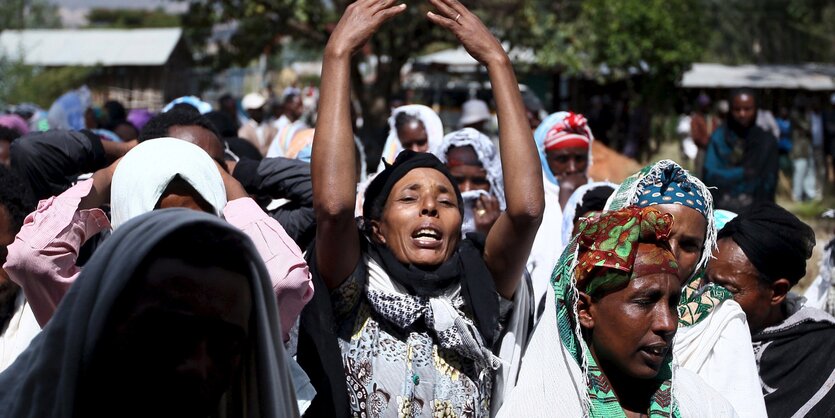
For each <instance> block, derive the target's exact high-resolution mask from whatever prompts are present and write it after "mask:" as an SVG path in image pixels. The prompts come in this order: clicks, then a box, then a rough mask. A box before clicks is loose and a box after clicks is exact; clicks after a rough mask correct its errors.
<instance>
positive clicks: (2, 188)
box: [0, 166, 37, 233]
mask: <svg viewBox="0 0 835 418" xmlns="http://www.w3.org/2000/svg"><path fill="white" fill-rule="evenodd" d="M24 184H25V183H24V182H23V180H21V179H20V178H19V177H18V176H17V175H15V173H13V172H12V171H11V170H9V169H8V168H6V167H4V166H0V206H3V207H5V208H6V211H7V212H9V218H10V221H11V223H12V224H11V227H12V231H14V232H15V233H16V232H17V231H19V230H20V227H22V226H23V220H24V219H25V218H26V215H28V214H30V213H32V211H34V210H35V205H36V203H37V202H36V201H35V197H34V195H33V194H32V192H31V191H30V190H29V189H28V188H27V187H26V186H25V185H24Z"/></svg>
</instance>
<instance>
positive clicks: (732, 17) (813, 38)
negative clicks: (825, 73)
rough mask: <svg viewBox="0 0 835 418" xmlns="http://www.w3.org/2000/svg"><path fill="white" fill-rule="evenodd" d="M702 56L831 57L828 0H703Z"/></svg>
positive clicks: (834, 47) (831, 6)
mask: <svg viewBox="0 0 835 418" xmlns="http://www.w3.org/2000/svg"><path fill="white" fill-rule="evenodd" d="M703 1H704V3H705V9H706V13H707V14H708V19H709V23H710V30H709V35H710V36H709V37H708V38H707V44H708V48H707V51H706V53H705V55H704V58H705V60H707V61H713V62H721V63H726V64H747V63H761V64H786V63H802V62H833V61H835V31H833V22H835V3H833V2H832V1H831V0H758V1H756V2H752V1H745V0H703Z"/></svg>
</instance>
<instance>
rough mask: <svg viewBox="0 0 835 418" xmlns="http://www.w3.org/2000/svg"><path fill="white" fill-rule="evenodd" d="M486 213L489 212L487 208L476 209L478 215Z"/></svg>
mask: <svg viewBox="0 0 835 418" xmlns="http://www.w3.org/2000/svg"><path fill="white" fill-rule="evenodd" d="M486 213H487V210H486V209H479V210H477V211H475V214H476V215H478V216H484V214H486Z"/></svg>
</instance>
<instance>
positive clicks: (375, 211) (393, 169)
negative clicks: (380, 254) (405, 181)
mask: <svg viewBox="0 0 835 418" xmlns="http://www.w3.org/2000/svg"><path fill="white" fill-rule="evenodd" d="M383 162H384V164H385V165H386V169H385V170H383V171H381V172H380V174H377V177H374V180H372V181H371V184H369V185H368V188H367V189H365V201H364V202H363V204H362V213H363V214H364V215H365V217H366V218H368V219H374V220H379V219H380V217H381V216H382V214H383V208H384V207H385V206H386V200H388V197H389V194H391V189H392V188H393V187H394V185H395V184H396V183H397V182H398V181H399V180H400V179H402V178H403V177H404V176H405V175H406V174H408V173H409V172H410V171H412V170H414V169H416V168H431V169H433V170H438V171H440V172H441V174H443V175H444V176H446V178H447V179H449V182H450V183H451V184H452V188H453V190H455V197H456V198H458V210H459V211H460V212H461V217H462V218H463V217H464V199H463V198H462V197H461V191H460V190H459V189H458V183H456V182H455V179H454V178H452V174H450V173H449V170H448V169H447V168H446V165H444V163H443V162H441V160H439V159H438V157H436V156H434V155H433V154H430V153H426V152H414V151H412V150H403V151H402V152H401V153H400V154H398V155H397V158H395V159H394V163H393V164H388V163H387V162H385V160H383Z"/></svg>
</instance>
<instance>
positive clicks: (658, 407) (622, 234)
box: [551, 208, 680, 418]
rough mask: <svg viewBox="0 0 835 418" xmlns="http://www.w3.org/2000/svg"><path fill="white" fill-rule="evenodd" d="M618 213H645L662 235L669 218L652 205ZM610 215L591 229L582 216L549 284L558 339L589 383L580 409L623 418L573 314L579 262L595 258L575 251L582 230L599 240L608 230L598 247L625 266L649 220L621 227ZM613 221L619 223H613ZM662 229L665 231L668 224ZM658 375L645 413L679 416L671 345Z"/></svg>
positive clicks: (594, 417)
mask: <svg viewBox="0 0 835 418" xmlns="http://www.w3.org/2000/svg"><path fill="white" fill-rule="evenodd" d="M617 213H629V214H631V216H643V215H645V214H646V215H647V217H648V218H649V219H647V220H646V221H649V223H654V224H655V225H657V229H656V231H657V233H660V235H664V233H663V231H662V230H663V228H665V226H664V224H665V223H666V222H667V221H668V220H669V218H667V217H662V216H661V215H660V214H659V213H658V212H657V211H655V210H652V209H646V210H641V209H637V208H628V209H626V210H623V211H618V212H616V214H617ZM607 217H608V219H610V221H609V222H610V224H609V225H605V222H606V219H607ZM611 219H612V214H611V213H610V214H609V215H608V216H607V215H604V217H603V218H601V219H597V220H594V221H593V222H600V221H601V220H603V221H604V224H598V225H599V226H598V229H597V230H594V231H590V229H589V228H588V227H587V222H586V221H584V223H583V224H582V225H581V227H580V228H581V232H580V234H578V235H577V236H575V238H574V239H573V240H572V241H571V243H570V244H569V245H568V247H566V249H565V251H564V252H563V253H562V256H560V260H559V261H558V262H557V266H556V267H555V268H554V273H553V275H552V278H551V285H552V286H553V288H554V294H555V299H556V304H557V309H556V310H557V328H558V330H559V335H560V340H561V341H562V344H563V345H564V346H565V348H566V349H567V350H568V351H569V353H571V356H572V358H573V359H574V360H575V361H576V362H577V364H578V365H579V366H580V367H581V368H582V369H583V372H584V374H585V383H586V388H587V393H586V395H587V397H586V399H585V401H586V404H585V405H584V408H587V414H586V415H587V416H589V417H592V418H610V417H625V416H626V415H625V413H624V412H623V409H622V408H621V406H620V403H619V402H618V399H617V396H616V395H615V392H614V389H613V388H612V385H611V383H609V381H608V379H607V378H606V375H604V374H603V371H602V370H601V369H600V367H599V366H598V365H597V362H596V361H595V360H594V357H593V356H592V355H591V352H590V351H589V348H588V346H587V345H586V343H585V341H584V340H583V336H582V330H581V329H580V324H579V321H578V319H577V318H578V317H577V299H578V293H579V291H578V288H577V273H578V272H582V271H585V269H584V268H583V267H582V266H583V265H584V263H585V264H588V260H593V259H595V258H596V257H597V256H596V255H594V256H593V257H588V256H585V257H582V256H581V257H580V258H584V260H578V256H579V255H580V252H579V251H578V249H579V247H580V245H579V244H578V240H582V239H583V237H582V235H583V233H584V232H585V233H586V234H588V233H590V232H592V233H595V234H596V235H597V237H598V239H596V241H599V237H601V236H602V235H601V232H603V233H608V235H609V236H610V240H609V242H608V243H605V244H602V245H601V247H602V246H608V247H609V248H612V249H614V251H612V253H614V254H615V256H614V257H616V258H618V261H623V262H624V264H623V267H624V268H629V269H631V268H632V266H631V265H626V263H628V262H630V261H628V260H629V259H630V258H631V260H634V257H635V254H634V253H635V252H637V247H638V245H637V241H638V239H639V236H641V235H643V234H644V231H641V230H642V229H644V228H646V226H647V222H646V221H645V220H643V219H641V220H639V221H638V222H632V223H631V226H627V227H625V228H623V227H624V224H623V222H622V221H623V218H621V219H615V220H614V221H611ZM617 226H620V227H621V228H617ZM666 228H667V233H668V232H669V230H668V229H669V226H667V227H666ZM601 250H603V251H605V250H606V249H603V248H601ZM673 264H674V263H673ZM578 266H580V268H578ZM668 267H671V266H668ZM591 280H593V279H591ZM656 380H657V381H658V389H657V390H656V391H655V393H654V394H653V396H652V400H651V401H650V407H649V410H648V415H649V416H650V418H660V417H680V413H679V410H678V406H677V405H676V403H675V401H674V398H673V390H672V382H673V368H672V350H670V355H669V356H668V357H667V359H666V360H665V362H664V364H663V365H662V366H661V370H660V371H659V373H658V376H656Z"/></svg>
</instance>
